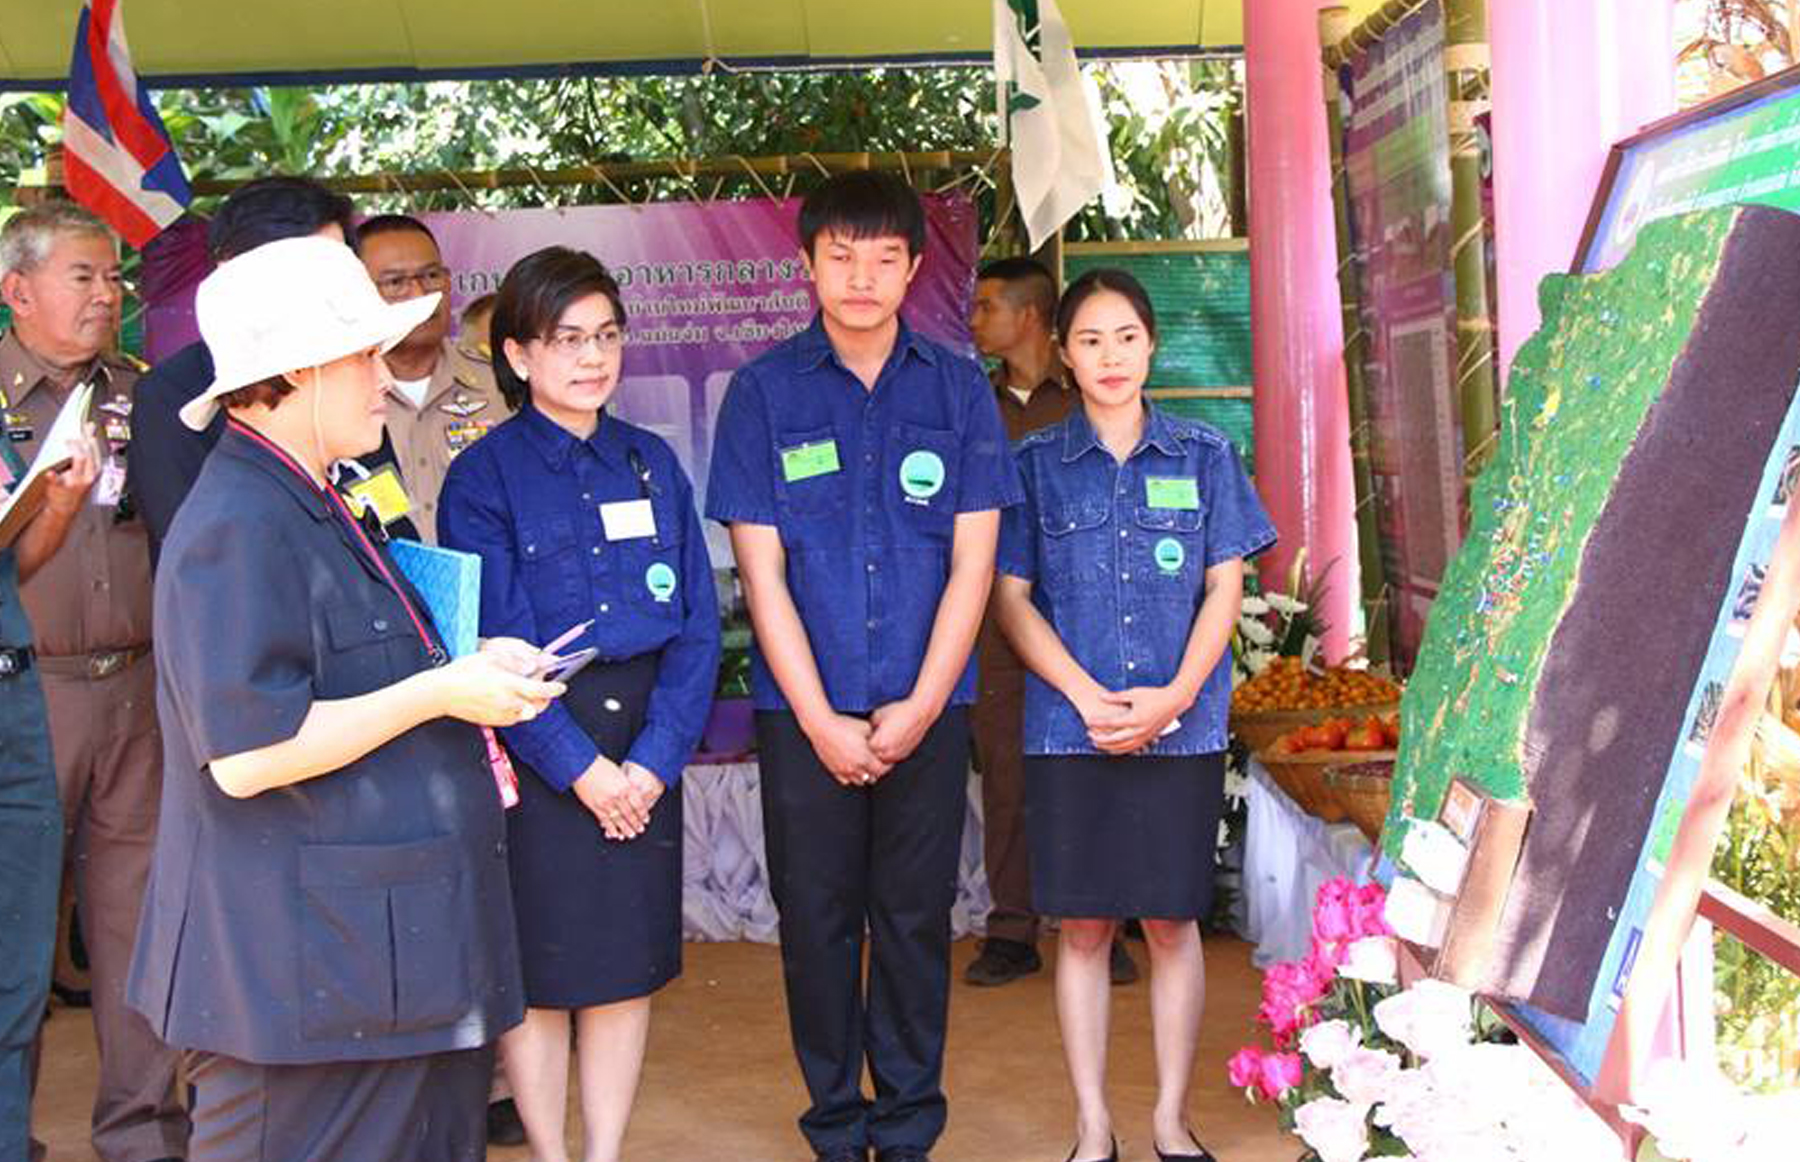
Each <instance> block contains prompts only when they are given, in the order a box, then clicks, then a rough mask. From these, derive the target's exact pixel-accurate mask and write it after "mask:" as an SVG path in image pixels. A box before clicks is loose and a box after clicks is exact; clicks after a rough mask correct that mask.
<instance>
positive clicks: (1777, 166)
mask: <svg viewBox="0 0 1800 1162" xmlns="http://www.w3.org/2000/svg"><path fill="white" fill-rule="evenodd" d="M1734 202H1750V203H1756V204H1760V205H1766V206H1775V207H1777V208H1779V209H1783V210H1795V211H1800V68H1792V69H1787V70H1785V71H1783V72H1780V73H1777V74H1775V75H1774V76H1772V77H1769V78H1767V79H1765V80H1762V81H1759V82H1757V83H1756V84H1754V85H1746V86H1744V87H1743V88H1741V89H1738V90H1736V91H1734V92H1733V93H1731V94H1730V95H1729V96H1726V97H1721V98H1719V99H1718V100H1715V101H1708V102H1707V103H1706V104H1704V105H1701V106H1699V107H1698V108H1695V109H1690V110H1688V111H1687V112H1685V113H1681V114H1678V115H1677V116H1674V117H1670V118H1667V119H1665V120H1663V121H1659V122H1657V123H1656V124H1654V125H1651V126H1649V127H1648V128H1646V129H1644V130H1643V131H1642V132H1640V133H1638V134H1636V135H1634V136H1632V137H1628V138H1626V139H1625V140H1624V141H1621V142H1619V143H1618V144H1617V145H1615V146H1613V150H1612V155H1611V157H1610V158H1609V159H1608V161H1607V166H1606V172H1605V174H1604V176H1603V177H1602V178H1601V181H1600V189H1599V192H1598V194H1597V195H1596V197H1595V199H1594V204H1593V208H1592V209H1591V210H1590V212H1589V215H1588V224H1587V230H1586V231H1585V232H1584V234H1583V235H1582V239H1581V245H1580V248H1579V251H1578V253H1577V255H1576V259H1575V267H1574V269H1575V270H1576V271H1577V272H1579V273H1585V272H1589V271H1595V270H1605V269H1607V268H1609V267H1611V266H1613V265H1615V264H1616V263H1617V262H1618V261H1619V260H1620V259H1621V258H1623V257H1624V256H1625V253H1626V251H1628V250H1630V249H1631V244H1632V241H1633V240H1634V239H1635V238H1636V237H1637V232H1638V231H1639V230H1641V229H1642V228H1643V227H1644V225H1645V224H1646V223H1649V222H1654V221H1656V220H1657V219H1659V218H1667V217H1670V216H1672V215H1675V214H1685V213H1688V212H1690V211H1693V210H1705V209H1709V208H1711V207H1713V206H1724V205H1729V204H1731V203H1734Z"/></svg>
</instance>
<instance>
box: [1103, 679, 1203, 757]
mask: <svg viewBox="0 0 1800 1162" xmlns="http://www.w3.org/2000/svg"><path fill="white" fill-rule="evenodd" d="M1109 700H1111V701H1114V702H1123V703H1127V704H1128V705H1127V706H1126V707H1125V712H1124V713H1123V714H1121V715H1120V716H1119V717H1118V718H1117V719H1116V720H1114V721H1112V722H1108V723H1107V724H1106V725H1104V726H1101V727H1096V728H1094V729H1093V730H1090V731H1088V738H1089V739H1090V740H1091V741H1092V742H1093V744H1094V745H1095V746H1096V747H1098V748H1099V749H1100V750H1101V751H1103V752H1105V753H1106V754H1117V755H1122V754H1131V753H1132V752H1133V751H1139V750H1142V749H1144V748H1145V747H1147V746H1149V745H1150V744H1151V743H1153V742H1155V741H1156V740H1157V739H1158V738H1159V737H1161V735H1162V732H1163V731H1164V730H1166V729H1168V726H1169V723H1171V722H1173V721H1175V718H1176V716H1177V715H1179V714H1180V713H1181V712H1182V711H1183V710H1186V709H1187V708H1188V707H1189V706H1190V705H1192V704H1193V701H1194V700H1193V699H1192V698H1190V697H1185V696H1183V695H1182V693H1181V692H1180V691H1178V690H1176V689H1174V688H1173V687H1171V686H1133V687H1132V688H1131V689H1129V690H1120V691H1119V692H1118V693H1117V694H1114V695H1111V696H1110V699H1109Z"/></svg>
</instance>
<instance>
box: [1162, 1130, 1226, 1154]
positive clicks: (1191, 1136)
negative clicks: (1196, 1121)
mask: <svg viewBox="0 0 1800 1162" xmlns="http://www.w3.org/2000/svg"><path fill="white" fill-rule="evenodd" d="M1183 1128H1184V1129H1185V1128H1186V1127H1183ZM1187 1136H1188V1138H1189V1139H1190V1140H1191V1141H1192V1142H1193V1143H1194V1145H1196V1146H1200V1139H1199V1137H1198V1136H1197V1135H1196V1134H1195V1133H1194V1131H1192V1130H1188V1131H1187ZM1151 1148H1152V1149H1154V1150H1155V1151H1156V1159H1157V1162H1218V1159H1216V1158H1214V1157H1213V1156H1212V1151H1210V1150H1208V1149H1207V1148H1206V1147H1205V1146H1200V1152H1199V1153H1198V1154H1165V1153H1163V1150H1162V1147H1161V1146H1158V1145H1156V1144H1155V1142H1154V1141H1153V1142H1152V1143H1151Z"/></svg>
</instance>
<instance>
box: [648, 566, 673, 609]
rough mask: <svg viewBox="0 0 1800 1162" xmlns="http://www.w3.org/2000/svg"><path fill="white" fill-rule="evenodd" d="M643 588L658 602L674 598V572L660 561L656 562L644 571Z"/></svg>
mask: <svg viewBox="0 0 1800 1162" xmlns="http://www.w3.org/2000/svg"><path fill="white" fill-rule="evenodd" d="M644 588H646V589H648V590H650V596H652V597H654V598H656V599H657V600H658V601H663V602H666V601H668V600H669V598H671V597H673V596H675V570H673V569H671V568H669V567H668V566H667V565H665V564H663V563H662V562H661V561H658V562H656V563H655V564H654V565H651V566H650V567H649V568H648V569H645V570H644Z"/></svg>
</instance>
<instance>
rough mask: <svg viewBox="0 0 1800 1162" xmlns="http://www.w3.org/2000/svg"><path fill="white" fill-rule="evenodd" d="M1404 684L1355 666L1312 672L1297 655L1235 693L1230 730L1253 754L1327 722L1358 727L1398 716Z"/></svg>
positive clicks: (1278, 661) (1266, 669)
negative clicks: (1362, 721)
mask: <svg viewBox="0 0 1800 1162" xmlns="http://www.w3.org/2000/svg"><path fill="white" fill-rule="evenodd" d="M1399 707H1400V684H1399V683H1398V682H1395V681H1394V680H1393V679H1392V678H1389V677H1387V676H1386V675H1385V674H1379V673H1376V672H1375V671H1373V670H1367V669H1356V668H1353V667H1350V666H1327V667H1323V668H1313V667H1310V666H1308V665H1307V664H1306V663H1305V662H1304V661H1302V660H1301V659H1299V658H1297V657H1291V656H1284V657H1279V658H1276V659H1275V660H1274V661H1272V662H1270V663H1269V664H1268V665H1267V666H1266V667H1264V669H1263V670H1262V672H1261V673H1259V674H1257V675H1256V676H1255V677H1253V678H1251V679H1249V680H1248V681H1246V682H1243V683H1242V684H1240V685H1239V686H1238V687H1237V688H1236V689H1234V690H1233V691H1232V692H1231V732H1232V733H1233V734H1235V735H1237V737H1238V738H1239V739H1241V740H1243V743H1244V745H1245V746H1247V747H1249V748H1250V749H1251V750H1253V751H1259V750H1264V749H1266V748H1268V747H1269V746H1270V745H1272V744H1273V743H1274V742H1275V740H1276V739H1277V738H1280V737H1281V736H1282V735H1284V734H1289V733H1291V732H1293V731H1296V730H1300V729H1302V728H1304V727H1308V726H1316V725H1318V724H1320V723H1322V722H1324V721H1325V720H1326V719H1332V718H1345V719H1349V720H1351V722H1352V724H1354V723H1355V722H1356V721H1357V720H1359V719H1362V718H1365V717H1367V716H1370V715H1375V716H1377V717H1380V716H1384V715H1389V714H1393V713H1395V712H1397V711H1398V710H1399Z"/></svg>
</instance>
